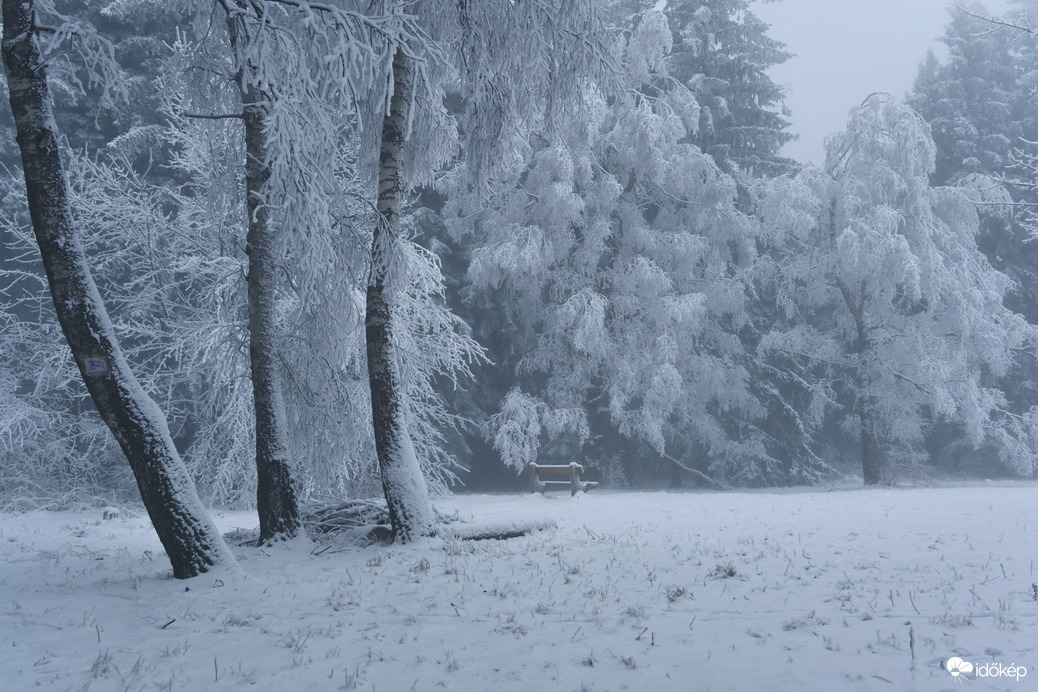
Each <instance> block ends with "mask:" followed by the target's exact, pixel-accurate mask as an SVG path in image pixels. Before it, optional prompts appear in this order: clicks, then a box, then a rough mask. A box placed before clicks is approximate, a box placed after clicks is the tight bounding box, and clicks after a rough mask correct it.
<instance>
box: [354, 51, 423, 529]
mask: <svg viewBox="0 0 1038 692" xmlns="http://www.w3.org/2000/svg"><path fill="white" fill-rule="evenodd" d="M411 78H412V76H411V67H410V65H409V61H408V58H407V56H406V55H405V54H404V52H403V51H402V50H401V49H399V48H398V49H397V51H396V55H395V56H394V58H393V93H392V96H391V98H390V103H389V110H388V111H387V113H386V115H385V117H384V119H383V123H382V140H381V144H380V148H379V169H378V202H377V209H378V214H379V216H378V219H377V222H376V224H375V230H374V234H373V236H372V245H371V263H372V264H371V279H370V281H369V283H368V290H367V312H366V316H365V336H366V339H367V356H368V383H369V384H370V387H371V409H372V411H371V412H372V422H373V424H374V432H375V449H376V452H377V454H378V464H379V471H380V473H381V476H382V490H383V492H384V493H385V496H386V503H387V504H388V506H389V520H390V524H391V525H392V527H393V532H394V534H395V536H396V538H397V539H398V540H401V541H408V540H411V539H413V538H416V537H418V536H424V535H429V534H431V533H432V532H433V525H434V522H435V517H434V514H433V509H432V504H431V502H430V501H429V491H428V488H427V486H426V483H425V478H424V477H423V476H422V471H421V468H420V466H419V463H418V459H417V457H416V455H415V451H414V445H413V444H412V442H411V437H410V432H409V431H408V429H407V421H406V419H405V415H404V402H403V397H404V393H403V391H402V385H401V381H400V375H399V373H398V372H397V368H396V365H395V363H394V354H393V349H394V343H393V330H394V324H393V314H392V301H391V296H392V293H391V290H390V287H388V286H387V285H386V280H387V276H386V275H387V267H388V264H389V261H390V257H391V255H392V253H393V252H394V246H395V245H396V244H397V243H399V242H400V241H401V239H400V228H399V226H400V211H401V209H400V208H401V204H402V186H401V180H400V156H401V151H402V149H403V145H404V139H405V136H406V128H407V107H408V98H409V94H408V92H409V90H410V88H411Z"/></svg>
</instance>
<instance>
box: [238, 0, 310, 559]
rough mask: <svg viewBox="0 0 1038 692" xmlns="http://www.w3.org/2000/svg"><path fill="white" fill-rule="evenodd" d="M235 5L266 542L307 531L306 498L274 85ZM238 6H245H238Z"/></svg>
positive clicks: (259, 495) (259, 504) (259, 497)
mask: <svg viewBox="0 0 1038 692" xmlns="http://www.w3.org/2000/svg"><path fill="white" fill-rule="evenodd" d="M234 2H235V4H233V5H232V6H231V8H226V9H228V12H227V30H228V34H229V36H230V41H231V48H232V50H233V51H234V52H235V54H236V55H237V56H238V62H239V64H238V72H237V75H236V79H237V82H238V87H239V90H240V92H241V99H242V107H243V114H242V117H243V119H244V122H245V189H246V195H247V209H248V216H249V220H248V226H249V228H248V234H247V236H246V246H245V251H246V253H247V254H248V256H249V270H248V276H247V281H248V303H249V362H250V365H251V369H252V399H253V405H254V407H255V416H256V509H257V511H258V513H259V522H260V535H259V543H260V545H264V544H267V543H270V542H271V541H275V540H280V539H284V538H291V537H292V536H294V535H296V533H297V532H298V531H299V527H300V523H299V506H298V503H297V502H296V495H295V489H294V488H293V485H292V473H291V467H290V466H289V463H288V457H289V455H288V436H287V434H288V425H287V423H286V416H285V401H284V397H283V395H282V389H281V376H280V375H281V374H280V372H279V370H278V360H277V345H276V338H277V314H276V306H277V256H276V254H275V252H276V247H275V231H274V229H273V228H272V226H271V223H270V213H269V207H268V206H267V204H266V202H265V192H266V190H265V187H266V184H267V181H268V179H269V178H270V161H269V159H268V130H267V114H268V112H269V106H270V99H269V92H268V91H266V90H264V89H262V88H260V87H259V86H257V85H256V84H255V83H254V80H252V79H251V73H252V69H253V65H252V64H251V61H250V60H249V59H248V58H247V57H246V56H245V53H244V51H245V50H246V48H247V46H248V44H249V35H248V30H247V26H246V24H245V22H246V21H248V19H247V18H246V17H245V16H244V14H243V11H244V9H245V8H244V7H243V2H242V0H234ZM234 9H237V10H242V11H232V10H234Z"/></svg>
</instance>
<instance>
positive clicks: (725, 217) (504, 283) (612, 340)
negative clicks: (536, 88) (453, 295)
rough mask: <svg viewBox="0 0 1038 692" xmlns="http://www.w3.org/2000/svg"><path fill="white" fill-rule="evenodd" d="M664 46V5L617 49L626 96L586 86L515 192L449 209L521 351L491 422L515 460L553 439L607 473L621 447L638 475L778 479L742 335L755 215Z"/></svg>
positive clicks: (514, 178)
mask: <svg viewBox="0 0 1038 692" xmlns="http://www.w3.org/2000/svg"><path fill="white" fill-rule="evenodd" d="M671 47H672V33H671V30H670V27H669V23H668V19H667V17H666V15H664V14H663V13H661V12H658V11H652V10H649V11H647V12H645V13H643V14H642V15H640V16H639V17H638V18H637V21H636V23H635V24H634V26H632V27H630V28H629V30H628V31H627V32H625V35H624V40H623V44H622V45H621V46H620V49H619V51H618V56H619V60H618V63H617V72H618V73H619V74H620V75H622V76H621V77H620V79H622V80H623V81H622V86H623V90H622V96H611V95H609V96H607V95H606V94H604V93H602V92H601V91H598V90H596V89H595V88H594V85H589V86H588V87H587V88H586V89H584V90H583V91H582V92H581V96H580V99H579V101H577V103H578V104H579V105H580V108H581V109H580V110H578V111H577V112H576V114H575V116H574V117H572V118H571V119H570V121H569V123H568V126H566V127H560V128H558V129H557V130H555V131H553V132H551V133H548V134H541V133H538V136H537V137H535V138H534V139H533V140H532V141H531V148H532V149H533V155H532V156H531V157H530V159H529V162H528V163H527V164H526V165H525V166H524V167H517V168H515V169H513V171H512V175H511V177H510V178H509V179H508V180H507V183H508V184H507V185H502V186H501V187H500V188H499V189H498V190H496V191H495V192H496V194H495V195H493V196H492V197H491V198H490V199H489V200H487V201H483V200H480V199H479V198H478V197H475V196H473V197H470V198H468V199H465V198H462V197H457V198H455V199H454V200H452V201H451V202H450V203H449V204H448V207H447V217H448V220H449V222H450V223H451V225H452V226H454V229H455V232H456V233H458V234H461V233H471V234H473V236H474V239H475V249H474V250H473V253H472V262H471V264H470V269H469V277H470V279H471V280H472V282H473V285H474V288H475V289H477V290H478V291H480V292H481V293H483V294H484V295H487V296H493V298H494V300H495V301H496V302H497V305H496V306H495V309H497V310H501V308H502V306H503V307H504V310H503V311H502V312H503V317H502V322H504V323H506V324H509V325H511V329H512V330H513V331H512V332H511V334H510V335H509V337H510V341H511V344H512V345H513V346H517V347H518V348H521V349H522V351H521V353H520V354H519V359H518V363H516V372H515V377H514V380H513V382H514V386H515V388H514V389H513V390H512V391H511V392H509V393H507V394H506V395H504V396H503V398H502V400H501V405H500V410H499V412H498V413H497V414H496V415H495V416H494V417H493V418H492V419H491V422H490V426H489V427H490V433H491V436H492V438H493V439H494V443H495V446H496V447H497V449H498V451H499V452H500V453H501V454H502V457H503V459H504V460H505V463H506V464H508V465H509V466H512V467H513V468H515V469H517V470H518V469H521V468H522V467H524V466H525V464H527V463H529V462H530V461H533V460H534V459H535V458H536V456H537V455H538V454H539V453H550V452H547V451H546V450H545V449H544V445H545V443H546V442H549V441H554V443H555V444H559V443H568V445H569V447H567V448H566V453H567V454H569V455H572V454H575V453H579V451H578V450H580V448H583V449H584V451H585V453H588V454H589V455H590V457H591V459H593V463H595V464H596V465H603V464H604V463H607V457H608V456H611V455H616V454H618V453H624V452H628V453H629V454H628V456H630V457H631V459H629V460H628V461H627V465H626V468H624V469H623V471H624V472H625V473H627V474H629V473H631V472H637V473H645V472H646V471H647V470H649V469H650V468H651V467H653V466H655V468H654V469H652V470H653V471H655V472H656V473H659V470H660V469H667V468H669V467H672V466H673V467H676V468H678V469H684V470H686V471H688V472H691V473H693V474H695V475H698V476H699V477H700V478H702V477H703V476H704V474H717V475H723V476H726V477H728V478H750V477H753V478H754V481H755V482H758V483H759V482H774V481H775V480H776V479H777V478H779V477H781V476H782V471H779V470H778V467H779V466H780V465H779V464H776V463H775V462H774V460H772V459H770V455H769V452H768V449H767V444H766V439H765V436H764V435H762V434H761V429H760V427H759V426H758V424H757V423H758V419H759V416H760V414H761V413H762V410H763V409H762V406H761V404H760V402H759V401H758V400H757V399H756V398H755V396H754V395H753V394H752V393H751V392H750V391H749V388H748V384H749V377H748V373H749V371H748V370H747V367H746V361H747V356H748V353H747V351H746V350H745V348H744V346H743V344H742V343H741V341H740V337H739V332H740V330H741V329H742V328H743V327H744V326H745V324H746V320H747V318H748V312H747V309H748V298H749V296H748V294H747V291H746V289H747V287H748V285H749V284H748V270H749V268H750V267H751V266H752V263H753V259H754V256H755V246H754V229H753V225H752V223H751V222H750V220H749V219H748V218H747V217H746V216H744V215H743V214H742V213H740V212H739V211H738V210H737V209H736V207H735V199H736V189H737V187H736V183H735V181H734V180H733V178H732V177H731V176H728V175H726V174H725V173H724V172H722V171H721V170H720V169H719V168H718V166H717V164H716V163H715V162H714V159H713V157H711V156H709V155H708V154H706V153H705V152H704V151H702V150H701V149H700V148H699V147H697V146H696V145H695V144H693V143H692V142H691V136H690V135H691V133H693V132H695V128H696V127H697V126H698V124H699V118H698V116H699V107H698V104H697V103H696V101H695V98H694V94H693V93H692V92H691V90H690V89H689V87H688V86H686V85H685V84H684V83H682V82H680V81H677V80H675V79H673V78H672V77H671V75H670V74H669V72H668V68H667V65H668V62H667V56H668V55H669V53H670V49H671ZM625 440H626V441H625ZM574 447H575V448H576V449H574ZM631 452H636V453H631ZM635 460H638V461H637V462H636V461H635ZM638 462H641V463H638Z"/></svg>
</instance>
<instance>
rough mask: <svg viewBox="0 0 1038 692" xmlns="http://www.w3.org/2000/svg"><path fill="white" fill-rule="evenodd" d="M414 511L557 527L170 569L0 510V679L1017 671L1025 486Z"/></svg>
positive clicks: (508, 684)
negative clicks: (235, 570)
mask: <svg viewBox="0 0 1038 692" xmlns="http://www.w3.org/2000/svg"><path fill="white" fill-rule="evenodd" d="M438 506H439V508H440V509H441V510H446V511H449V512H453V511H455V510H457V511H458V512H459V514H460V516H461V517H462V518H463V519H471V520H473V521H475V522H493V523H495V524H500V523H501V522H509V521H526V520H542V519H553V520H554V521H556V522H557V524H558V528H556V529H549V530H545V531H541V532H538V533H535V534H533V535H531V536H528V537H524V538H518V539H512V540H507V541H482V542H468V541H465V542H459V541H454V540H443V539H429V540H426V541H423V542H420V543H418V544H415V545H410V546H406V547H400V546H389V547H386V546H369V547H350V546H347V545H344V544H343V543H341V542H339V543H307V542H303V541H298V542H295V543H293V544H291V545H285V546H280V547H277V548H273V549H263V550H258V549H256V548H236V549H235V550H236V553H237V555H238V557H239V560H240V566H241V569H242V572H243V574H242V575H237V576H235V575H234V574H228V573H224V574H220V575H206V576H203V577H201V578H198V579H194V580H190V581H186V582H185V581H176V580H173V579H171V578H168V575H169V565H168V562H167V561H166V559H165V556H164V555H163V554H162V552H161V549H160V547H159V544H158V540H157V539H156V537H155V535H154V533H153V532H152V531H151V528H150V526H149V524H148V522H147V520H146V519H144V518H135V517H133V516H132V515H131V514H130V513H129V512H125V511H124V513H123V516H122V517H121V518H116V519H112V520H104V519H102V516H101V511H100V510H97V511H94V512H82V513H70V512H64V513H42V512H34V513H28V514H18V515H11V514H6V515H0V546H2V547H0V675H2V682H0V687H2V688H3V689H4V690H15V691H21V690H35V689H46V690H51V689H53V690H83V689H90V690H239V689H252V690H292V691H295V690H342V689H346V690H353V689H356V690H378V691H383V692H395V691H397V690H437V689H446V690H465V691H483V690H494V691H495V692H496V691H503V690H517V691H518V690H523V691H526V690H530V691H533V692H549V691H552V690H567V691H568V690H572V691H578V690H697V691H698V690H749V691H757V690H863V691H864V690H960V689H971V690H1014V691H1016V690H1019V691H1021V692H1022V691H1023V690H1033V689H1038V653H1036V651H1038V603H1036V602H1035V601H1034V600H1033V596H1034V593H1033V589H1034V588H1036V587H1033V586H1032V584H1034V583H1035V582H1038V575H1036V574H1035V571H1034V561H1035V559H1038V509H1036V507H1038V487H1036V486H1034V485H1024V484H1006V485H1001V484H999V485H995V484H990V485H980V486H975V487H960V488H940V489H911V490H904V489H879V490H867V491H866V490H838V491H833V492H824V491H817V490H813V491H791V492H782V493H763V492H761V493H734V492H733V493H725V494H678V493H609V492H599V491H595V492H593V493H591V494H589V495H587V496H578V497H576V498H570V497H569V496H568V494H556V495H553V496H549V497H543V498H542V497H540V496H489V495H482V496H459V497H454V498H449V499H446V500H441V501H440V502H439V503H438ZM254 516H255V515H254V514H252V513H226V514H218V515H217V521H218V523H219V524H220V526H221V528H223V529H225V530H231V529H234V528H248V527H252V526H254V525H255V519H254ZM952 656H957V657H959V658H961V659H963V660H964V661H966V662H968V663H972V664H973V666H974V670H973V672H971V673H963V674H962V675H960V676H959V677H958V678H955V677H953V676H952V675H951V674H950V673H949V672H948V671H946V670H944V669H942V668H941V663H942V661H944V660H946V659H948V658H949V657H952ZM988 664H996V665H995V666H988ZM1014 664H1015V667H1013V666H1014ZM1021 667H1026V673H1027V675H1026V676H1025V677H1020V678H1019V679H1018V678H1017V677H1013V676H1011V675H1007V673H1015V674H1016V675H1020V673H1021V672H1022V670H1023V669H1022V668H1021ZM963 670H965V665H964V666H963ZM978 672H979V673H988V675H987V676H985V677H978V675H977V674H978ZM992 672H994V673H999V672H1001V673H1002V675H1001V676H999V677H992V675H991V673H992Z"/></svg>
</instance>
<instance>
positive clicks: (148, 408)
mask: <svg viewBox="0 0 1038 692" xmlns="http://www.w3.org/2000/svg"><path fill="white" fill-rule="evenodd" d="M33 17H34V7H33V2H32V0H3V23H4V28H3V60H4V66H5V68H6V70H7V85H8V90H9V95H10V101H11V111H12V113H13V115H14V121H15V126H16V128H17V133H18V134H17V139H18V147H19V149H20V150H21V156H22V168H23V172H24V174H25V190H26V197H27V200H28V204H29V214H30V217H31V218H32V227H33V232H34V233H35V235H36V242H37V244H38V245H39V248H40V256H41V258H42V260H43V265H44V269H45V270H46V273H47V281H48V284H49V286H50V293H51V298H52V300H53V301H54V310H55V312H56V313H57V316H58V321H59V322H60V324H61V329H62V331H63V332H64V334H65V339H66V340H67V341H68V344H69V347H70V348H71V350H72V355H73V357H74V358H75V360H76V364H77V365H78V366H79V371H80V374H81V375H82V376H83V381H84V382H85V383H86V387H87V390H88V391H89V392H90V396H91V398H92V399H93V401H94V405H95V406H96V407H97V410H98V412H99V413H100V414H101V418H102V419H103V420H104V422H105V424H107V425H108V428H109V429H110V430H111V431H112V434H113V435H114V436H115V439H116V440H117V441H118V442H119V446H120V447H121V448H122V451H123V453H124V454H125V455H126V458H127V460H128V461H129V462H130V467H131V468H132V469H133V475H134V477H135V478H136V480H137V487H138V489H139V490H140V493H141V499H142V500H143V501H144V506H145V507H146V508H147V511H148V516H149V517H150V518H151V522H152V525H153V526H154V527H155V531H156V533H158V536H159V540H160V541H161V542H162V546H163V548H165V550H166V554H167V555H168V556H169V560H170V563H171V564H172V566H173V576H175V577H177V578H178V579H184V578H187V577H193V576H195V575H197V574H199V573H201V572H205V571H207V570H208V569H209V568H210V567H212V566H214V565H217V564H220V563H224V564H227V565H233V564H234V558H233V556H232V555H231V553H230V551H229V550H228V549H227V546H226V544H225V543H224V541H223V538H222V537H221V536H220V534H219V532H218V531H217V530H216V527H215V526H214V525H213V524H212V522H211V521H210V520H209V518H208V517H207V516H206V514H205V511H204V510H203V508H202V504H201V502H199V500H198V495H197V493H196V491H195V487H194V484H193V483H192V481H191V478H190V476H189V475H188V473H187V469H186V468H185V467H184V464H183V462H182V461H181V459H180V455H179V454H178V453H177V450H176V447H175V446H174V445H173V441H172V439H171V438H170V435H169V429H168V427H167V424H166V419H165V417H164V416H163V414H162V412H161V411H160V410H159V407H158V406H157V405H156V404H155V402H154V401H153V400H152V399H151V398H150V397H149V396H148V395H147V394H145V392H144V390H143V389H141V387H140V385H139V384H138V382H137V380H136V378H134V376H133V373H132V372H131V371H130V369H129V367H128V365H127V364H126V361H125V359H124V358H123V355H122V351H121V349H120V348H119V343H118V341H117V340H116V336H115V333H114V330H113V328H112V324H111V321H110V320H109V318H108V313H107V311H106V310H105V307H104V304H103V303H102V302H101V296H100V294H99V293H98V290H97V286H95V285H94V281H93V278H92V276H91V274H90V269H89V266H88V264H87V259H86V254H85V253H84V251H83V247H82V245H81V243H80V239H79V234H78V233H77V231H76V228H75V225H74V223H73V219H72V212H71V207H70V204H69V195H68V181H67V178H66V175H65V171H64V168H63V166H62V163H61V156H60V152H59V149H58V136H57V132H56V127H55V125H54V117H53V114H52V112H51V104H50V94H49V89H48V85H47V75H46V70H45V64H44V62H43V60H42V57H41V55H40V50H39V46H38V44H37V39H36V34H35V31H36V28H35V26H34V23H33Z"/></svg>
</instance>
